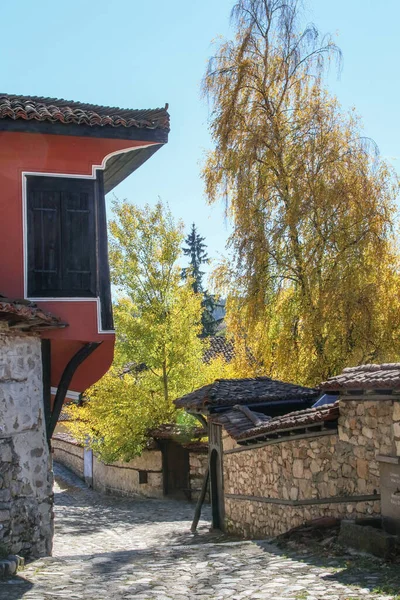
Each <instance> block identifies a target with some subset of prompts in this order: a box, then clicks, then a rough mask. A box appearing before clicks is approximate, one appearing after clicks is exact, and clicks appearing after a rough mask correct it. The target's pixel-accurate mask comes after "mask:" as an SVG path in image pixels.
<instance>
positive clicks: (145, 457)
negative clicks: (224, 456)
mask: <svg viewBox="0 0 400 600" xmlns="http://www.w3.org/2000/svg"><path fill="white" fill-rule="evenodd" d="M58 429H59V428H58ZM52 449H53V457H54V460H55V461H57V462H59V463H61V464H62V465H64V466H66V467H68V468H69V469H71V471H73V472H74V473H75V474H76V475H78V477H80V478H81V479H84V460H85V458H84V449H83V447H82V446H80V445H79V444H78V442H76V440H74V439H73V438H72V437H71V436H70V435H69V434H66V433H64V432H58V433H56V434H55V435H54V436H53V439H52ZM88 458H89V456H87V457H86V459H88ZM207 464H208V454H207V450H204V451H202V452H199V451H196V452H189V465H190V474H189V479H190V481H189V485H190V491H191V500H194V501H195V500H197V497H198V495H199V492H200V489H201V485H202V483H203V476H204V473H205V471H206V468H207ZM140 472H141V473H142V474H143V473H146V475H145V479H147V482H146V483H141V482H140V475H139V473H140ZM142 477H143V475H142ZM92 485H93V487H94V489H97V490H98V491H100V492H105V493H113V494H117V495H123V496H129V495H133V496H135V495H141V496H145V497H147V498H161V497H162V496H163V471H162V453H161V451H160V450H145V451H144V452H143V454H142V455H141V456H139V457H137V458H134V459H133V460H131V461H130V462H128V463H125V462H115V463H111V464H104V463H102V462H101V461H99V460H98V459H97V458H96V457H93V480H92ZM206 501H207V499H206Z"/></svg>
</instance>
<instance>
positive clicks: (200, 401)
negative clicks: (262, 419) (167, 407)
mask: <svg viewBox="0 0 400 600" xmlns="http://www.w3.org/2000/svg"><path fill="white" fill-rule="evenodd" d="M318 395H319V392H318V390H316V389H313V388H306V387H303V386H300V385H294V384H292V383H284V382H283V381H277V380H275V379H271V378H270V377H255V378H244V379H217V380H216V381H214V383H212V384H209V385H205V386H204V387H202V388H199V389H198V390H195V391H194V392H191V393H190V394H186V396H183V397H182V398H178V399H177V400H175V405H176V407H177V408H186V409H188V410H191V409H192V410H193V409H194V410H201V409H204V408H207V407H217V406H234V405H235V404H242V405H246V404H255V403H261V402H272V401H275V400H291V399H293V400H298V399H299V400H300V399H302V400H306V399H310V400H311V399H313V398H316V397H317V396H318Z"/></svg>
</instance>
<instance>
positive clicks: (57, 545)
mask: <svg viewBox="0 0 400 600" xmlns="http://www.w3.org/2000/svg"><path fill="white" fill-rule="evenodd" d="M55 471H56V480H57V483H56V487H55V500H56V535H55V542H54V552H53V557H51V558H46V559H39V560H36V561H34V562H32V563H30V564H29V565H28V566H27V567H26V568H25V570H24V571H22V572H21V573H20V574H19V575H18V576H16V577H13V578H11V579H9V580H8V581H6V582H2V583H0V600H18V599H20V598H24V599H26V600H57V599H67V598H68V599H69V600H106V599H107V600H108V599H110V600H120V599H126V600H128V599H135V600H155V599H157V600H167V599H168V600H171V599H173V600H175V599H176V600H188V599H189V600H203V599H204V600H205V599H221V600H222V599H224V598H229V599H230V600H239V599H242V598H243V599H244V598H254V599H257V598H258V599H261V598H262V599H266V600H322V599H323V600H359V599H361V598H371V599H372V598H374V599H377V600H388V599H393V598H395V595H394V593H392V594H391V595H390V594H386V595H384V594H379V593H374V592H373V590H374V589H376V588H379V587H380V586H382V583H383V580H382V577H383V575H382V566H381V565H379V563H376V568H375V569H372V570H371V568H365V569H364V571H362V570H361V571H360V570H357V572H354V570H350V569H346V568H342V567H339V563H338V562H337V561H336V560H335V559H332V560H331V559H318V558H316V557H312V556H307V555H296V554H291V555H290V556H286V555H282V552H281V551H280V550H279V549H278V548H277V547H275V546H273V545H271V544H269V543H268V542H246V541H233V540H232V539H231V538H228V537H227V536H224V535H221V534H213V533H210V532H209V531H208V522H207V521H201V522H200V529H199V533H198V534H196V535H192V534H190V531H189V528H190V522H191V518H192V514H193V505H190V504H187V503H183V502H174V501H158V500H134V499H120V498H114V497H111V496H102V495H100V494H97V493H96V492H94V491H92V490H88V489H87V488H86V487H85V486H84V484H83V483H82V482H81V481H80V480H79V479H77V478H76V477H75V476H74V475H72V474H71V473H70V472H69V471H67V470H66V469H64V468H62V467H60V466H56V468H55ZM205 517H206V518H207V517H209V512H208V510H206V511H205ZM399 593H400V590H399ZM399 598H400V597H399Z"/></svg>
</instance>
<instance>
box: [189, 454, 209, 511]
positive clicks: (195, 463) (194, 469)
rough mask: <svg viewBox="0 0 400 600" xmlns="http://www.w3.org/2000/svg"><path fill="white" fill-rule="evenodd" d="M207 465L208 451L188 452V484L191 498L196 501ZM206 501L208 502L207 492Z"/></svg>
mask: <svg viewBox="0 0 400 600" xmlns="http://www.w3.org/2000/svg"><path fill="white" fill-rule="evenodd" d="M207 466H208V452H207V451H204V452H190V453H189V468H190V471H189V485H190V494H191V500H192V501H197V499H198V497H199V495H200V490H201V486H202V484H203V479H204V474H205V472H206V470H207ZM205 501H206V502H209V494H208V493H207V496H206V499H205Z"/></svg>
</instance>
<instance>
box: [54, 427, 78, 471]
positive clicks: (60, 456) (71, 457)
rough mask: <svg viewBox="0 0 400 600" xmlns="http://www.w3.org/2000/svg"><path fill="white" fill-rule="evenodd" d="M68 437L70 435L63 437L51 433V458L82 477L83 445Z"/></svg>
mask: <svg viewBox="0 0 400 600" xmlns="http://www.w3.org/2000/svg"><path fill="white" fill-rule="evenodd" d="M68 437H70V436H65V438H64V439H63V437H61V436H60V437H58V436H57V434H55V435H53V438H52V440H51V446H52V449H53V458H54V460H56V461H57V462H59V463H61V464H62V465H65V466H66V467H68V469H70V470H71V471H72V472H73V473H75V475H78V477H80V478H81V479H83V478H84V474H83V447H82V446H80V445H79V444H78V442H76V441H74V440H72V438H70V439H68Z"/></svg>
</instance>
